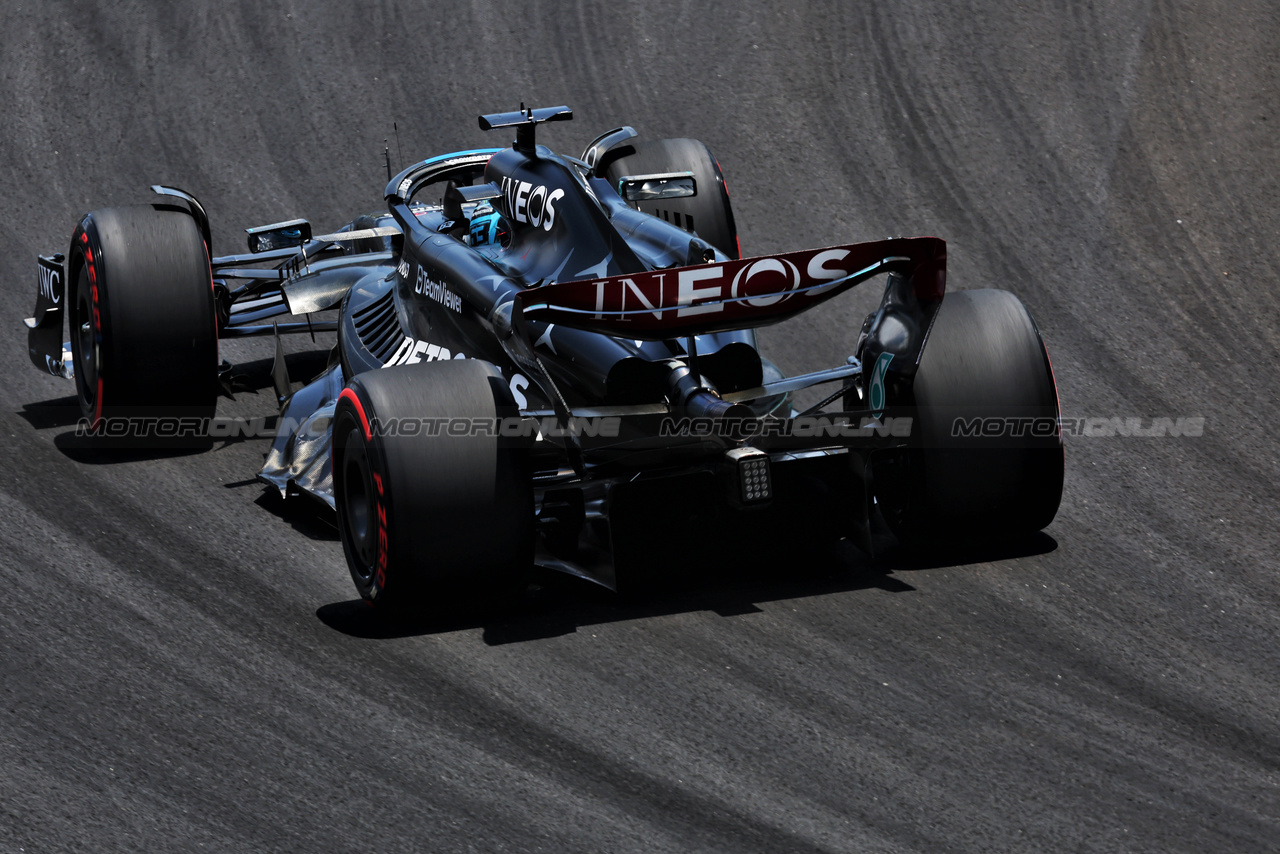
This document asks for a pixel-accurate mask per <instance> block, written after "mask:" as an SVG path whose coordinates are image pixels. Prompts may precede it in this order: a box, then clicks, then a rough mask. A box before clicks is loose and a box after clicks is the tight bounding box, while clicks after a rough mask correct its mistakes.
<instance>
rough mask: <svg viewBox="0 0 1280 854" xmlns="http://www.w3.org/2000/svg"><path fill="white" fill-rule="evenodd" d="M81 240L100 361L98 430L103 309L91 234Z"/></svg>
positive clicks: (97, 406) (96, 422)
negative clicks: (90, 239) (87, 273)
mask: <svg viewBox="0 0 1280 854" xmlns="http://www.w3.org/2000/svg"><path fill="white" fill-rule="evenodd" d="M80 242H81V243H82V244H84V245H83V247H82V250H81V251H82V252H83V253H84V265H85V269H86V270H88V271H89V296H90V298H91V299H92V301H93V347H94V350H95V351H96V352H95V353H94V357H95V358H96V360H97V363H98V387H97V390H96V391H95V393H94V397H93V423H92V424H91V425H90V429H91V430H97V429H98V427H99V426H100V425H101V424H102V346H101V341H102V310H101V308H100V307H99V301H98V270H97V267H96V265H95V264H94V261H93V250H92V249H91V248H90V246H89V235H88V234H87V233H86V232H84V231H81V232H80Z"/></svg>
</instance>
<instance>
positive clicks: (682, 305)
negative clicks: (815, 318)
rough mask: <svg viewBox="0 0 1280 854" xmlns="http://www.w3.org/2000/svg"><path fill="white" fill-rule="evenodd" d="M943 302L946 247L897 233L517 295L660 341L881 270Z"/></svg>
mask: <svg viewBox="0 0 1280 854" xmlns="http://www.w3.org/2000/svg"><path fill="white" fill-rule="evenodd" d="M887 272H898V273H901V274H902V275H904V276H906V277H907V279H908V281H910V283H911V285H912V288H913V289H914V291H915V295H916V297H917V298H918V299H920V300H921V301H924V302H929V301H934V302H936V301H937V300H940V299H942V294H943V291H944V290H945V288H946V281H947V244H946V241H945V240H941V239H939V238H936V237H911V238H896V239H892V240H876V241H872V242H870V243H853V244H849V245H847V246H833V247H830V248H827V249H808V250H804V251H802V252H788V253H786V254H783V255H767V256H764V257H760V258H744V259H742V260H740V261H726V262H724V263H715V264H701V265H699V266H696V267H679V268H672V269H668V270H654V271H651V272H644V273H634V274H629V275H623V276H611V277H609V278H607V279H586V280H581V281H574V282H560V283H557V284H550V285H543V286H542V287H539V288H530V289H529V290H527V291H523V292H522V293H521V294H520V295H519V298H520V303H521V308H522V309H523V312H524V315H525V317H527V318H530V319H532V320H541V321H544V322H547V323H560V324H563V325H565V326H572V327H576V328H579V329H589V330H592V331H595V332H602V333H604V334H606V335H614V336H617V337H620V338H636V339H649V340H662V339H666V338H681V337H685V336H688V335H701V334H705V333H708V332H721V331H725V330H729V329H745V328H747V327H752V326H766V325H768V324H770V323H777V322H778V321H780V320H785V319H786V318H788V317H792V316H794V315H796V314H799V313H800V312H802V311H807V310H808V309H811V308H813V307H814V306H816V305H818V304H819V303H821V302H824V301H825V300H828V299H830V298H831V297H833V296H835V295H836V294H839V293H842V292H844V291H846V290H848V289H849V288H851V287H853V286H854V285H857V284H859V283H861V282H864V281H866V280H867V279H869V278H871V277H872V276H875V275H877V274H880V273H887Z"/></svg>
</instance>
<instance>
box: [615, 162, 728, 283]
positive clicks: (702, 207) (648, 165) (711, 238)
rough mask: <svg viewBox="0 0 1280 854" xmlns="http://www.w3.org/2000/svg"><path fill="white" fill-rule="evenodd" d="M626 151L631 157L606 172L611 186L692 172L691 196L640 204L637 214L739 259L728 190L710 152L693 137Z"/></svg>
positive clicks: (718, 165) (718, 166)
mask: <svg viewBox="0 0 1280 854" xmlns="http://www.w3.org/2000/svg"><path fill="white" fill-rule="evenodd" d="M630 147H631V148H633V149H634V153H631V154H625V155H623V156H622V157H619V158H618V159H616V160H614V161H612V162H611V163H610V164H609V166H608V168H607V169H606V170H605V174H606V175H607V176H608V178H609V181H610V182H612V183H613V184H614V185H615V186H616V184H617V182H618V181H619V179H621V178H623V177H624V176H627V175H655V174H661V173H666V172H692V173H693V178H694V181H695V183H696V185H697V192H698V194H697V195H696V196H691V197H686V198H682V199H660V200H655V201H644V202H639V203H638V205H639V208H640V210H642V211H644V212H645V213H648V214H653V215H654V216H660V217H662V218H663V219H665V220H667V221H668V222H671V223H674V224H675V225H678V226H680V227H681V228H683V229H685V230H686V231H689V232H695V233H696V234H697V235H698V236H699V237H701V238H702V239H703V240H705V241H707V242H708V243H710V244H711V245H712V246H714V247H716V248H717V249H719V250H720V251H721V252H723V253H725V254H726V255H728V256H729V257H730V258H740V257H742V250H741V247H740V246H739V244H738V227H737V225H736V224H735V223H734V221H733V208H732V207H731V206H730V204H729V190H728V188H727V187H726V186H725V182H724V175H723V173H721V171H720V164H719V163H717V162H716V159H715V157H714V156H713V155H712V154H711V149H709V148H707V146H706V145H704V144H703V143H701V142H699V141H698V140H696V139H657V140H649V141H641V142H634V143H632V144H631V146H630Z"/></svg>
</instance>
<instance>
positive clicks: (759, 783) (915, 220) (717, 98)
mask: <svg viewBox="0 0 1280 854" xmlns="http://www.w3.org/2000/svg"><path fill="white" fill-rule="evenodd" d="M0 20H3V27H2V28H0V116H2V121H0V141H2V142H0V144H2V145H3V149H2V152H0V163H2V164H3V168H0V211H2V213H0V247H3V251H0V308H2V311H0V318H3V321H4V325H5V328H6V329H7V330H8V334H7V335H4V336H3V337H0V360H2V362H3V371H2V372H0V376H2V378H0V388H2V389H3V391H2V392H0V431H2V432H0V469H3V471H4V475H3V478H0V537H2V545H0V580H2V582H3V591H4V596H3V599H2V600H0V850H3V851H6V852H9V851H61V850H94V851H111V850H150V851H160V850H173V851H178V850H241V851H330V850H333V851H340V850H353V851H354V850H361V851H382V850H386V851H411V850H420V851H452V850H477V851H536V850H543V851H646V852H648V851H679V852H684V851H784V850H785V851H927V852H936V851H993V850H1008V851H1159V852H1167V851H1192V852H1208V851H1214V852H1219V851H1249V852H1253V851H1275V850H1280V711H1278V701H1280V643H1278V642H1277V636H1278V634H1280V593H1278V592H1277V585H1278V579H1277V572H1276V570H1277V559H1276V552H1277V540H1278V535H1277V527H1276V522H1275V520H1276V510H1277V506H1278V505H1280V502H1278V501H1277V492H1278V490H1277V485H1276V484H1277V481H1278V480H1280V463H1278V462H1277V443H1276V438H1275V437H1276V431H1275V427H1274V425H1275V424H1276V423H1277V421H1278V420H1280V411H1278V408H1277V403H1276V401H1277V391H1280V382H1278V381H1277V379H1276V369H1275V366H1276V364H1277V363H1278V362H1280V334H1278V333H1277V329H1280V297H1278V296H1277V294H1278V293H1280V291H1278V290H1277V288H1276V282H1277V279H1278V278H1280V277H1278V275H1277V274H1278V272H1280V266H1278V264H1277V261H1276V246H1277V244H1278V242H1280V217H1278V215H1277V211H1278V210H1280V192H1277V175H1280V154H1278V148H1277V145H1276V142H1275V138H1276V132H1277V129H1280V94H1278V93H1280V73H1278V67H1280V60H1278V59H1277V56H1278V55H1280V51H1278V50H1277V48H1280V13H1278V12H1277V7H1276V6H1275V5H1274V4H1271V3H1268V2H1264V0H1251V2H1243V3H1236V2H1219V0H1207V2H1204V3H1200V4H1183V3H1169V2H1116V3H1105V2H1094V3H1088V4H1086V3H1020V4H1012V3H1010V4H1002V3H985V2H975V3H966V2H955V3H947V4H935V3H892V4H888V3H886V4H870V3H857V4H854V3H848V4H829V5H818V4H813V5H803V4H799V5H796V6H794V7H792V6H787V7H783V6H781V5H767V6H764V5H762V6H753V5H747V6H740V5H737V4H734V5H725V6H721V7H718V8H715V9H712V8H708V7H706V6H704V5H703V4H695V3H678V2H654V3H648V4H636V5H635V6H633V5H632V4H607V5H606V4H600V5H596V4H569V3H528V4H517V5H515V6H512V7H511V8H508V9H506V10H503V9H500V8H498V7H494V6H491V5H489V4H482V3H475V4H468V3H453V4H431V5H426V6H421V7H419V6H417V5H416V4H415V5H413V6H412V7H409V6H406V7H380V6H374V5H372V4H368V5H366V4H363V3H346V2H343V3H338V2H315V3H305V4H304V3H296V4H283V5H280V4H262V3H243V4H230V3H227V4H216V5H211V6H209V7H206V8H203V9H201V8H196V7H194V6H191V5H189V4H176V3H175V4H150V3H111V4H100V5H98V6H96V7H95V6H89V5H81V4H74V5H73V4H50V3H41V4H34V3H23V4H16V3H13V2H8V3H5V4H4V11H3V15H2V16H0ZM522 100H523V101H524V102H526V103H529V104H535V105H553V104H560V103H568V104H571V105H572V106H573V107H574V108H575V111H576V119H575V121H574V122H572V123H571V124H565V125H557V126H553V127H548V128H546V129H545V133H544V135H543V137H542V140H543V141H546V142H547V143H549V144H551V145H552V146H553V147H557V146H563V147H564V148H565V149H568V150H569V151H570V152H576V151H577V150H578V149H580V147H581V145H582V144H583V143H584V142H585V141H586V140H588V139H590V138H591V137H593V136H594V135H595V134H597V133H599V132H600V131H602V130H604V129H607V128H611V127H615V126H617V125H619V124H631V125H633V126H635V127H636V128H637V129H638V130H639V131H641V133H642V134H644V135H646V136H649V137H662V136H693V137H697V138H700V139H702V140H704V141H706V142H707V143H708V144H709V145H710V146H711V147H712V149H713V150H714V151H715V152H716V154H717V155H718V157H719V159H720V162H721V164H722V165H723V167H724V170H725V172H726V174H727V176H728V180H729V183H730V186H731V190H732V198H733V204H734V208H735V211H736V214H737V219H738V223H739V225H740V229H741V235H742V245H743V248H744V250H745V251H746V252H747V253H748V254H762V253H766V252H773V251H782V250H791V249H797V248H802V247H816V246H823V245H830V244H834V243H843V242H849V241H853V240H862V239H876V238H881V237H885V236H888V235H898V234H902V235H914V234H933V235H938V236H942V237H945V238H946V239H947V240H948V241H949V260H950V271H951V275H950V279H949V285H950V287H951V288H953V289H954V288H968V287H989V286H995V287H1003V288H1007V289H1009V290H1012V291H1013V292H1015V293H1016V294H1018V295H1019V296H1020V297H1021V298H1022V299H1023V300H1024V301H1025V302H1026V303H1027V305H1028V306H1029V307H1030V308H1031V310H1032V312H1033V314H1034V316H1035V317H1036V319H1037V320H1038V322H1039V324H1040V326H1041V329H1042V330H1043V332H1044V335H1045V338H1046V339H1047V341H1048V344H1049V347H1050V351H1051V354H1052V357H1053V361H1054V365H1055V368H1056V372H1057V379H1058V383H1059V388H1060V391H1061V398H1062V407H1063V411H1064V414H1065V415H1067V416H1068V417H1077V418H1111V417H1140V418H1143V419H1144V422H1143V423H1144V424H1148V425H1149V424H1150V421H1149V419H1153V418H1160V417H1168V418H1175V419H1176V418H1203V419H1204V420H1203V432H1202V434H1201V435H1199V436H1180V437H1172V436H1166V437H1164V438H1153V437H1145V438H1139V437H1134V436H1127V437H1126V436H1122V435H1113V436H1110V437H1108V436H1103V435H1093V436H1086V435H1080V436H1072V437H1070V438H1069V439H1068V443H1067V473H1066V487H1065V494H1064V496H1063V502H1062V509H1061V511H1060V512H1059V514H1058V517H1057V518H1056V519H1055V520H1054V522H1053V524H1052V525H1051V526H1050V527H1049V528H1048V529H1047V530H1046V532H1045V533H1044V534H1043V535H1042V536H1040V537H1038V538H1037V539H1035V540H1034V541H1032V542H1030V543H1027V544H1022V545H1020V546H1018V547H1017V548H1014V549H1010V550H1007V551H1005V552H1002V553H996V552H988V553H984V554H971V555H965V556H960V557H959V558H957V559H956V560H955V561H951V562H940V563H936V564H931V565H922V564H911V563H906V562H903V561H901V560H898V561H894V560H890V559H881V560H869V559H867V558H866V557H864V556H861V555H860V554H859V553H857V552H856V551H853V550H852V549H848V550H845V551H843V552H840V553H838V554H837V555H836V556H835V557H834V558H831V556H828V558H829V559H826V560H822V561H812V560H803V559H799V558H796V559H781V560H776V561H774V562H773V563H772V565H771V566H770V567H769V570H770V571H767V572H761V571H754V572H752V573H750V574H748V575H747V576H746V577H743V578H735V577H729V578H718V579H711V580H709V581H706V582H703V583H696V584H693V585H692V586H691V587H688V588H687V589H683V590H680V591H678V592H675V593H672V594H671V595H669V596H659V597H657V599H656V600H655V601H652V602H647V603H643V604H640V605H636V604H630V603H627V602H620V601H616V600H614V599H612V598H610V597H609V596H602V595H598V594H596V593H595V592H593V591H592V590H591V589H587V588H584V587H582V586H575V585H573V584H556V583H552V582H548V583H545V584H544V585H543V586H542V587H541V588H539V589H531V591H530V594H529V601H528V602H527V603H526V605H525V606H524V608H523V610H522V611H520V612H518V613H516V614H514V615H506V616H501V617H494V618H484V619H481V618H476V619H466V618H459V619H457V620H454V621H453V622H449V623H439V624H431V625H424V626H420V627H418V628H416V629H415V630H413V631H389V630H387V629H386V628H385V627H383V626H381V625H380V624H379V623H378V622H377V621H375V620H371V619H370V617H369V615H368V612H367V610H365V609H363V608H362V606H360V605H359V604H358V603H356V602H353V601H352V600H353V599H354V593H353V589H352V587H351V584H350V580H349V578H348V577H347V571H346V569H345V566H344V563H343V559H342V554H341V547H340V544H339V543H338V542H337V540H336V538H335V530H334V528H333V526H332V524H331V523H330V522H329V521H328V520H327V519H326V517H325V516H324V515H323V514H319V513H316V512H314V509H313V508H311V507H310V505H308V504H306V503H305V502H301V503H299V502H291V503H289V504H285V503H282V502H281V501H279V500H278V499H276V498H274V497H272V496H271V495H270V494H268V493H267V492H266V491H265V490H264V489H263V488H262V487H261V486H259V485H257V484H254V483H252V482H251V478H252V475H253V473H254V472H255V471H256V469H257V467H258V466H259V464H260V462H261V459H262V454H263V453H264V452H265V450H266V443H265V441H262V440H253V441H238V442H230V443H226V444H225V445H220V446H219V447H217V448H216V449H215V450H212V451H209V452H206V453H202V454H196V455H188V456H169V457H162V458H158V459H137V458H134V459H125V460H120V459H114V458H104V457H102V456H101V455H97V454H94V453H92V452H91V451H87V450H86V449H84V448H82V447H79V446H77V444H76V443H75V442H74V441H73V439H72V437H71V436H70V434H71V432H72V424H73V420H74V419H73V417H72V416H70V415H68V414H67V411H66V406H67V404H68V403H70V402H71V401H70V399H69V396H70V395H71V394H73V393H74V390H73V389H72V388H71V386H70V385H69V384H67V383H65V382H63V381H59V380H56V379H54V378H51V377H48V376H42V375H41V374H40V373H38V372H37V371H35V370H34V369H33V368H32V367H31V366H30V364H29V362H28V359H27V356H26V352H25V334H24V330H23V328H22V326H21V318H23V317H25V316H26V315H27V314H29V313H30V310H31V307H32V305H33V304H34V292H35V285H36V277H35V264H34V260H35V255H36V254H37V253H38V252H51V251H65V246H66V241H67V239H68V238H69V236H70V233H71V230H72V227H73V226H74V224H75V222H76V220H77V218H78V217H79V216H80V215H81V214H82V213H84V212H85V211H88V210H91V209H93V208H96V207H101V206H106V205H110V204H120V203H133V202H143V201H147V200H148V196H149V194H148V193H147V191H146V188H147V186H148V185H150V184H152V183H157V182H165V183H172V184H175V185H178V186H181V187H185V188H187V189H189V190H191V191H193V192H194V193H196V194H197V195H198V196H199V197H200V198H201V199H202V200H203V201H204V203H205V205H206V206H207V208H208V209H209V210H210V211H211V214H212V218H213V235H214V248H215V252H218V251H222V252H225V251H231V250H233V249H235V248H238V247H240V246H242V241H243V234H242V232H241V231H240V229H241V228H243V227H245V226H249V225H256V224H261V223H264V222H271V221H275V220H280V219H285V218H289V217H293V216H307V217H309V218H310V219H311V221H312V222H313V223H315V224H316V226H317V227H318V228H332V227H337V226H339V225H341V224H343V223H345V222H347V221H349V220H350V219H351V218H352V217H353V216H355V215H356V214H358V213H361V212H364V211H371V210H376V209H378V207H379V204H380V195H381V189H382V187H383V183H384V181H385V173H384V170H383V164H382V141H383V139H384V137H391V136H392V133H391V131H392V122H393V121H394V122H396V123H398V126H399V141H398V143H397V141H396V140H395V138H394V137H392V141H391V148H392V156H393V157H394V158H395V159H396V160H397V161H399V162H406V161H408V160H410V159H411V158H418V157H422V156H425V155H427V154H431V153H437V152H440V151H446V150H454V149H457V148H467V147H475V146H484V145H492V144H502V143H503V142H505V140H496V139H494V138H493V137H492V136H487V135H484V134H482V133H480V131H478V130H477V128H476V121H475V117H476V115H477V114H478V113H480V112H486V111H493V110H499V109H509V108H513V107H515V106H516V105H517V104H518V103H519V102H520V101H522ZM401 151H403V155H401V154H400V152H401ZM876 298H877V297H876V294H874V293H869V294H861V295H853V296H849V297H846V298H842V300H841V301H839V302H837V303H834V304H832V303H829V304H828V306H832V307H830V308H829V309H824V310H823V311H822V313H821V314H816V313H815V314H812V315H810V316H804V317H801V318H799V319H797V320H795V321H793V322H791V323H789V324H787V325H784V326H782V327H778V328H775V329H770V330H768V331H767V332H766V333H765V335H764V337H763V340H764V343H765V346H766V348H767V353H768V355H771V356H772V357H773V358H774V359H776V360H777V361H779V362H780V363H781V364H782V365H783V366H784V367H785V368H787V369H789V370H797V369H800V368H805V367H817V366H819V365H822V364H827V363H830V362H831V360H833V359H840V358H843V356H844V355H845V354H847V352H848V351H849V348H850V346H851V344H852V340H853V336H854V335H855V334H856V330H857V328H858V325H859V323H860V321H861V318H862V316H863V314H864V313H865V312H866V311H867V310H868V307H869V306H870V305H872V304H874V302H875V301H876ZM323 343H324V342H323V341H322V342H321V345H323ZM288 349H289V351H290V353H291V357H290V358H291V362H290V367H291V370H292V371H293V373H294V378H295V379H302V378H303V377H304V376H305V375H306V373H307V372H308V371H311V370H314V369H315V367H316V359H315V357H311V356H308V355H307V352H306V351H308V350H310V349H311V345H310V342H309V341H306V340H301V341H300V340H296V339H294V340H290V341H289V342H288ZM227 354H230V355H231V356H232V357H234V358H236V359H238V360H240V361H241V362H243V363H248V364H249V365H250V367H255V366H256V368H257V369H258V370H259V371H261V369H262V368H263V367H265V365H266V364H268V363H267V362H265V361H262V360H265V359H266V358H267V357H268V356H269V355H270V350H269V346H267V345H265V344H264V345H261V346H259V345H258V344H255V345H253V346H248V345H244V346H243V347H242V348H241V349H237V348H227V349H224V355H227ZM265 382H266V381H265V379H264V380H263V381H262V383H260V385H264V384H265ZM220 406H221V408H220V412H221V413H223V414H248V415H252V414H265V413H268V412H270V411H271V403H270V392H269V389H267V388H265V387H264V388H262V390H261V391H259V392H257V393H253V392H246V393H240V394H238V395H237V399H236V401H234V402H233V401H223V402H222V404H220ZM1094 432H1097V430H1094Z"/></svg>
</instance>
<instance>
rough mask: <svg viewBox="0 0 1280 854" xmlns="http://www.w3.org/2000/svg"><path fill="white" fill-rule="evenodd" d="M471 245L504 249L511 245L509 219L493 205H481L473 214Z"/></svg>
mask: <svg viewBox="0 0 1280 854" xmlns="http://www.w3.org/2000/svg"><path fill="white" fill-rule="evenodd" d="M471 245H472V246H501V247H503V248H504V249H505V248H506V247H508V246H510V245H511V227H510V225H508V223H507V218H506V217H504V216H503V215H502V214H500V213H498V212H497V211H496V210H494V209H493V206H492V205H480V206H479V207H477V208H476V209H475V212H474V213H472V215H471Z"/></svg>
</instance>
